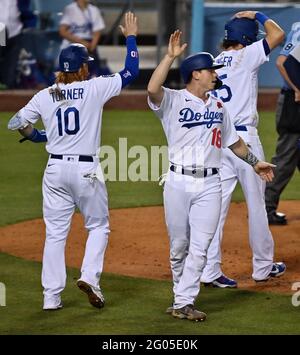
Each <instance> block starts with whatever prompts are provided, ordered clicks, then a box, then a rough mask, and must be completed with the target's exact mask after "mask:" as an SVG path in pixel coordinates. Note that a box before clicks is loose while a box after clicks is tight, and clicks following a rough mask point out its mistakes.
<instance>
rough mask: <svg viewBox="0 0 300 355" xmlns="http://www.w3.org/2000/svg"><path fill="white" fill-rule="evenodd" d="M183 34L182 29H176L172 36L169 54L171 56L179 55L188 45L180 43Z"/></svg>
mask: <svg viewBox="0 0 300 355" xmlns="http://www.w3.org/2000/svg"><path fill="white" fill-rule="evenodd" d="M181 34H182V32H181V31H179V30H176V31H174V32H173V33H172V34H171V36H170V39H169V46H168V56H169V57H170V58H176V57H179V56H180V55H181V54H182V53H183V52H184V50H185V49H186V47H187V44H186V43H184V44H182V45H181V44H180V40H181Z"/></svg>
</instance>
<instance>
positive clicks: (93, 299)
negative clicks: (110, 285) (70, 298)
mask: <svg viewBox="0 0 300 355" xmlns="http://www.w3.org/2000/svg"><path fill="white" fill-rule="evenodd" d="M77 286H78V287H79V288H80V290H81V291H83V292H84V293H86V294H87V296H88V299H89V302H90V304H91V305H92V306H94V307H96V308H102V307H104V303H105V300H104V296H103V294H102V292H101V289H100V287H98V288H96V287H94V286H92V285H90V284H88V283H87V282H85V281H82V280H78V281H77Z"/></svg>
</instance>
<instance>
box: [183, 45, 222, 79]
mask: <svg viewBox="0 0 300 355" xmlns="http://www.w3.org/2000/svg"><path fill="white" fill-rule="evenodd" d="M223 66H224V65H223V64H220V63H216V62H215V59H214V57H213V56H212V55H211V54H210V53H207V52H199V53H196V54H193V55H190V56H188V57H187V58H185V59H184V61H183V62H182V63H181V66H180V72H181V75H182V77H183V81H184V83H185V84H187V83H188V81H189V79H190V77H191V74H192V72H193V71H194V70H201V69H219V68H222V67H223Z"/></svg>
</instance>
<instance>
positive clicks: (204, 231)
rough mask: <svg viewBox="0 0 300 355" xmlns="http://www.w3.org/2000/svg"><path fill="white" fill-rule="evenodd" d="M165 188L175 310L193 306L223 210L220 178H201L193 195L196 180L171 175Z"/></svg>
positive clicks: (215, 176)
mask: <svg viewBox="0 0 300 355" xmlns="http://www.w3.org/2000/svg"><path fill="white" fill-rule="evenodd" d="M168 175H169V177H170V176H171V178H167V180H166V182H165V186H164V209H165V219H166V224H167V228H168V234H169V238H170V263H171V269H172V275H173V292H174V305H173V306H174V308H181V307H183V306H185V305H188V304H194V302H195V299H196V297H197V295H198V293H199V291H200V278H201V274H202V270H203V269H204V266H205V263H206V254H207V249H208V246H209V244H210V242H211V240H212V238H213V236H214V234H215V231H216V228H217V224H218V221H219V216H220V209H221V184H220V177H219V174H217V175H212V176H207V177H206V178H202V182H203V185H202V188H201V189H199V191H195V192H191V191H193V189H192V188H191V187H192V185H193V181H196V180H197V179H195V178H193V177H190V176H183V175H181V176H182V179H181V181H173V179H172V178H173V177H174V176H176V175H178V174H175V173H173V172H169V174H168Z"/></svg>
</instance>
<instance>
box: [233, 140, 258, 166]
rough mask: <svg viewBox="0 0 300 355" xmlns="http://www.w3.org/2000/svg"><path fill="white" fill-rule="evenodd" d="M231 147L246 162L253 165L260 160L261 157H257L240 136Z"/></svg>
mask: <svg viewBox="0 0 300 355" xmlns="http://www.w3.org/2000/svg"><path fill="white" fill-rule="evenodd" d="M229 148H230V149H231V150H232V151H233V153H234V154H235V155H236V156H237V157H239V158H240V159H242V160H244V161H245V162H246V163H248V164H250V165H251V166H253V167H254V166H255V165H256V164H257V163H258V162H259V159H257V157H256V156H255V155H254V154H253V153H251V152H250V150H249V149H248V147H247V146H246V144H245V142H244V141H243V139H242V138H240V139H239V140H238V141H237V142H235V143H234V144H233V145H231V146H230V147H229Z"/></svg>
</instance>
